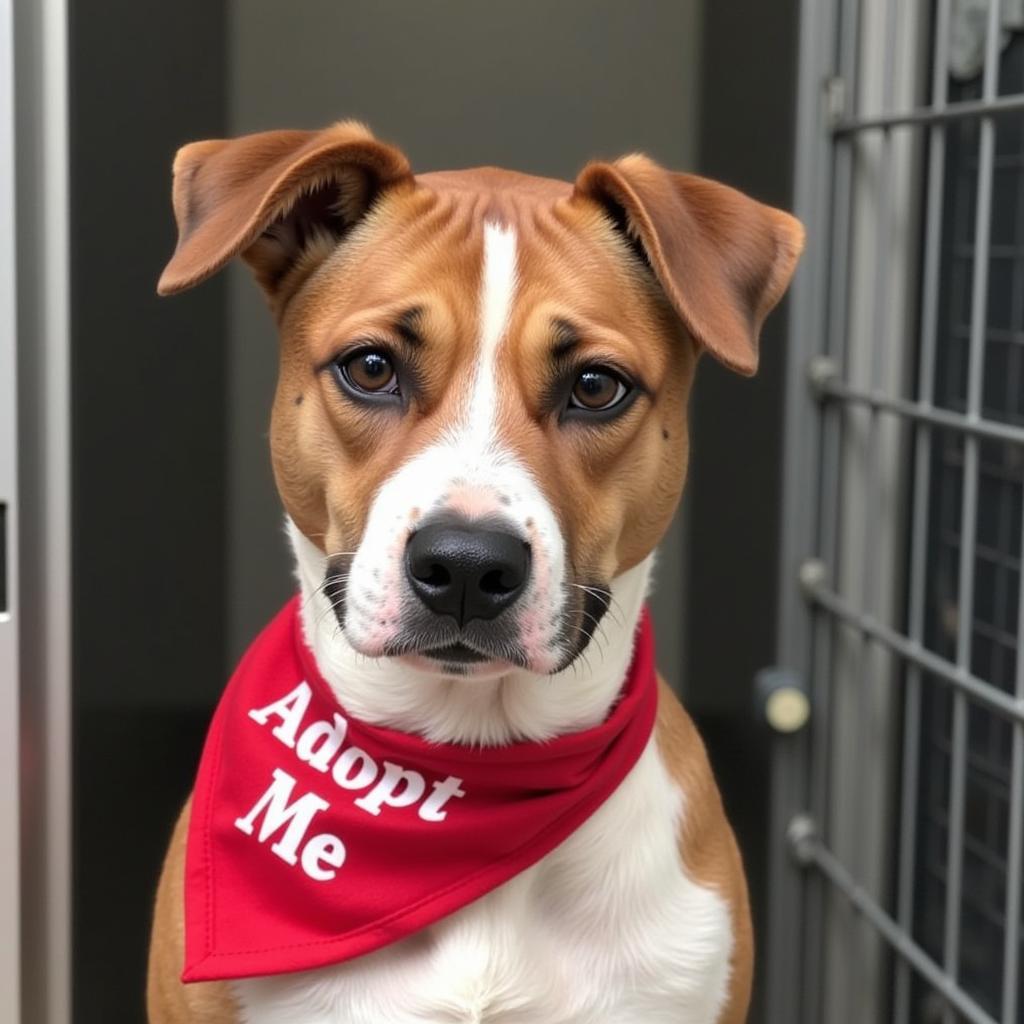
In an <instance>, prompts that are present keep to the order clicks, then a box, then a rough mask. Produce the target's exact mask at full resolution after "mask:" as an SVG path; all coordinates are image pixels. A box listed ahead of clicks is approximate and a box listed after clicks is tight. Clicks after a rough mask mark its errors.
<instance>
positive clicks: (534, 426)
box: [160, 123, 802, 677]
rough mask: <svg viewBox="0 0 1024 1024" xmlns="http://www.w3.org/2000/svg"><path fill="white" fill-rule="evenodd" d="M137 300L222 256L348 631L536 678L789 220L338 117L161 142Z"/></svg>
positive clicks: (640, 175) (310, 531)
mask: <svg viewBox="0 0 1024 1024" xmlns="http://www.w3.org/2000/svg"><path fill="white" fill-rule="evenodd" d="M174 209H175V214H176V216H177V221H178V228H179V232H180V238H179V242H178V247H177V250H176V252H175V254H174V257H173V258H172V260H171V262H170V264H169V265H168V266H167V268H166V270H165V271H164V274H163V277H162V278H161V281H160V291H161V292H162V293H164V294H167V293H173V292H178V291H181V290H183V289H185V288H189V287H191V286H192V285H195V284H197V283H199V282H200V281H202V280H204V279H205V278H207V277H209V276H210V275H211V274H213V273H214V272H215V271H217V270H218V269H219V268H220V267H222V266H223V265H224V264H225V263H226V262H227V261H228V260H229V259H230V258H232V257H233V256H235V255H240V256H241V257H242V258H243V259H244V260H245V262H246V263H248V264H249V266H250V267H251V268H252V270H253V272H254V274H255V276H256V279H257V280H258V282H259V284H260V285H261V287H262V288H263V290H264V292H265V293H266V296H267V298H268V300H269V303H270V306H271V309H272V311H273V313H274V315H275V317H276V319H277V321H278V324H279V328H280V334H281V370H280V378H279V382H278V388H277V396H276V400H275V403H274V411H273V421H272V430H271V447H272V451H273V461H274V469H275V473H276V477H277V483H278V487H279V489H280V492H281V496H282V498H283V500H284V504H285V507H286V509H287V511H288V514H289V515H290V517H291V519H292V520H293V522H294V524H295V525H296V526H297V528H298V530H299V531H301V533H302V534H303V535H304V536H305V538H307V539H308V540H309V541H311V542H312V544H314V545H316V547H317V548H319V549H320V550H321V551H322V552H323V553H324V555H325V557H326V561H325V563H324V565H325V566H326V571H325V579H324V580H323V581H322V582H323V585H324V588H325V591H326V593H327V594H328V595H329V596H330V599H331V602H332V604H333V609H334V612H335V614H336V616H337V620H338V623H339V624H340V627H341V631H342V633H343V639H344V640H345V641H346V642H347V643H348V644H349V645H351V647H352V648H353V649H354V650H356V651H358V652H360V653H361V654H363V655H367V656H369V657H371V658H380V657H389V658H401V659H404V660H405V661H406V662H407V663H408V664H410V665H412V666H414V667H416V668H418V669H419V670H420V671H421V672H423V673H425V674H427V675H433V676H438V675H446V676H471V677H486V676H492V677H493V676H494V675H496V674H501V673H502V672H508V671H511V670H513V668H516V667H518V669H520V670H528V671H529V672H531V673H540V674H549V673H553V672H557V671H558V670H560V669H562V668H564V667H565V666H567V665H568V664H570V663H571V662H573V660H574V659H575V658H577V656H579V655H580V654H581V653H582V652H583V651H584V649H585V648H586V647H587V644H588V640H589V638H590V637H591V636H592V634H593V633H594V630H595V629H596V628H597V626H598V623H599V622H600V620H601V619H602V616H604V614H605V613H606V611H607V610H608V607H609V600H610V594H611V591H612V585H613V581H615V580H616V579H617V578H620V577H622V575H623V574H624V573H626V572H627V571H628V570H630V569H631V568H633V567H635V566H638V565H640V564H641V563H643V562H644V561H645V560H646V559H647V558H648V556H649V555H650V553H651V552H652V550H653V549H654V547H655V545H656V544H657V543H658V541H659V539H660V537H661V536H662V534H663V532H664V531H665V528H666V526H667V525H668V523H669V520H670V518H671V516H672V514H673V511H674V509H675V507H676V504H677V502H678V499H679V496H680V493H681V491H682V488H683V482H684V478H685V475H686V463H687V447H688V437H687V417H686V406H687V398H688V394H689V390H690V384H691V381H692V379H693V374H694V368H695V364H696V362H697V359H698V356H699V355H700V354H701V353H702V352H703V351H707V352H709V353H710V354H711V355H713V356H714V357H715V358H717V359H719V360H721V361H722V362H723V363H725V364H726V365H728V366H729V367H731V368H733V369H734V370H737V371H739V372H740V373H745V374H751V373H753V372H754V370H755V368H756V366H757V359H758V348H757V346H758V332H759V330H760V327H761V324H762V322H763V320H764V318H765V316H766V315H767V314H768V312H769V311H770V310H771V309H772V307H773V306H774V305H775V304H776V302H777V301H778V300H779V298H780V296H781V295H782V293H783V291H784V290H785V287H786V285H787V282H788V281H789V278H790V275H791V273H792V270H793V267H794V264H795V262H796V259H797V256H798V253H799V250H800V247H801V244H802V230H801V228H800V225H799V224H798V223H797V222H796V221H795V220H794V219H793V218H792V217H791V216H789V215H788V214H786V213H783V212H781V211H779V210H774V209H771V208H769V207H767V206H763V205H762V204H760V203H758V202H755V201H754V200H752V199H750V198H748V197H746V196H744V195H742V194H740V193H739V192H736V191H734V190H733V189H731V188H727V187H725V186H723V185H720V184H716V183H714V182H711V181H707V180H705V179H702V178H697V177H693V176H690V175H685V174H675V173H671V172H669V171H666V170H664V169H663V168H661V167H659V166H658V165H657V164H655V163H653V162H652V161H651V160H649V159H647V158H646V157H643V156H629V157H626V158H624V159H622V160H619V161H616V162H614V163H594V164H591V165H589V166H587V167H586V168H584V170H583V171H582V172H581V174H580V175H579V177H578V178H577V179H576V182H575V183H574V184H572V185H570V184H567V183H563V182H559V181H551V180H547V179H541V178H535V177H529V176H526V175H521V174H516V173H512V172H507V171H501V170H496V169H489V168H488V169H478V170H471V171H459V172H446V173H436V174H425V175H420V176H414V175H413V173H412V171H411V170H410V167H409V164H408V162H407V160H406V158H405V157H404V156H403V154H402V153H400V152H399V151H398V150H396V149H394V148H393V147H391V146H389V145H386V144H384V143H382V142H380V141H378V140H377V139H375V138H374V137H373V136H372V135H370V133H369V132H368V131H367V130H366V129H365V128H363V127H362V126H360V125H358V124H354V123H342V124H337V125H334V126H332V127H330V128H327V129H325V130H323V131H320V132H300V131H280V132H268V133H265V134H260V135H252V136H248V137H245V138H241V139H237V140H232V141H212V142H200V143H195V144H192V145H189V146H186V147H185V148H184V149H182V150H181V151H180V153H179V154H178V157H177V160H176V162H175V178H174Z"/></svg>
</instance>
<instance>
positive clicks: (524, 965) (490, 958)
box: [235, 740, 733, 1024]
mask: <svg viewBox="0 0 1024 1024" xmlns="http://www.w3.org/2000/svg"><path fill="white" fill-rule="evenodd" d="M683 814H685V794H683V793H681V792H680V791H679V789H678V787H677V786H676V785H675V784H674V783H673V781H672V780H671V779H670V777H669V775H668V773H667V771H666V770H665V767H664V765H663V764H662V761H661V758H660V756H659V754H658V751H657V749H656V747H655V745H654V741H653V740H652V741H651V743H650V744H649V746H648V748H647V750H646V751H645V753H644V754H643V756H642V757H641V759H640V760H639V761H638V763H637V765H636V767H635V768H634V769H633V771H632V772H631V773H630V774H629V776H627V778H626V779H625V781H624V782H623V783H622V785H621V786H620V787H619V789H618V790H617V791H616V792H615V794H613V796H612V797H611V798H610V799H609V800H608V801H607V803H605V805H604V806H603V807H602V808H601V809H600V810H599V811H598V812H597V813H596V814H595V815H594V816H593V817H592V818H591V819H590V820H589V821H588V822H586V824H585V825H583V826H582V827H581V828H580V829H579V830H578V831H577V832H576V833H574V834H573V835H572V836H571V837H570V838H569V839H568V840H566V842H565V843H563V844H562V845H561V846H560V847H559V848H558V849H556V850H555V851H553V852H552V853H550V854H549V855H548V856H547V857H545V858H544V859H543V860H541V861H540V862H539V863H538V864H536V865H535V866H534V867H533V868H531V869H530V870H529V871H526V872H524V873H523V874H522V875H520V876H518V877H517V878H515V879H513V880H512V881H511V882H508V883H507V884H505V885H503V886H501V887H500V888H499V889H496V890H495V891H494V892H492V893H491V894H489V895H488V896H485V897H484V898H483V899H481V900H478V901H477V902H476V903H473V904H471V905H470V906H468V907H466V908H465V909H464V910H462V911H460V912H459V913H457V914H454V915H452V916H451V917H449V918H446V919H445V920H443V921H441V922H439V923H438V924H437V925H435V926H433V927H431V928H429V929H426V930H425V931H423V932H420V933H418V934H417V935H414V936H412V937H411V938H409V939H406V940H405V941H403V942H400V943H398V944H396V945H394V946H392V947H389V948H387V949H383V950H380V951H379V952H377V953H373V954H371V955H369V956H365V957H361V958H359V959H357V960H354V961H352V962H350V963H347V964H342V965H340V966H338V967H331V968H325V969H323V970H319V971H311V972H309V973H305V974H299V975H290V976H282V977H278V978H262V979H256V980H252V981H244V982H237V983H236V984H235V992H236V995H237V997H238V999H239V1002H240V1004H241V1006H242V1008H243V1011H244V1012H243V1019H244V1020H245V1021H246V1022H247V1024H414V1022H415V1024H428V1022H429V1024H449V1022H450V1024H659V1022H665V1024H668V1022H674V1024H713V1022H714V1021H715V1020H716V1019H717V1017H718V1015H719V1013H720V1012H721V1009H722V1006H723V1004H724V1002H725V996H726V985H727V981H728V967H727V964H728V961H729V954H730V952H731V948H732V941H733V940H732V927H731V922H730V919H729V912H728V908H727V906H726V904H725V902H724V901H723V900H722V899H721V898H720V897H719V896H718V895H717V894H716V893H715V892H713V891H712V890H710V889H707V888H704V887H702V886H700V885H697V884H696V883H694V882H693V881H691V880H690V879H689V878H688V877H687V876H686V873H685V872H684V870H683V867H682V865H681V862H680V860H679V854H678V847H677V835H678V827H679V821H680V816H681V815H683Z"/></svg>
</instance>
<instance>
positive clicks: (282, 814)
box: [235, 768, 330, 865]
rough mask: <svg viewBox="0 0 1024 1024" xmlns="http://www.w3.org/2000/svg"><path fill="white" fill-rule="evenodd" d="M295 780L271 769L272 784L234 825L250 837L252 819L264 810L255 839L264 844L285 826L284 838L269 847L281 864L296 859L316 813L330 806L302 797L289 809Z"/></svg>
mask: <svg viewBox="0 0 1024 1024" xmlns="http://www.w3.org/2000/svg"><path fill="white" fill-rule="evenodd" d="M294 789H295V780H294V779H293V778H292V777H291V776H290V775H289V774H288V773H287V772H284V771H281V769H280V768H275V769H274V781H273V782H272V783H271V785H270V788H269V789H268V790H267V791H266V792H265V793H264V794H263V796H261V797H260V798H259V800H258V801H257V802H256V806H255V807H253V809H252V810H251V811H250V812H249V813H248V814H247V815H246V816H245V817H244V818H238V819H236V821H235V828H237V829H240V830H241V831H242V832H244V833H245V834H246V835H247V836H251V835H252V834H253V831H254V829H255V826H256V819H257V818H258V817H259V816H260V814H261V813H262V812H263V811H264V809H265V810H266V814H265V815H264V817H263V824H262V825H261V826H260V834H259V836H258V839H259V841H260V842H261V843H264V842H266V841H267V839H269V838H270V837H271V836H272V835H274V833H275V832H278V831H280V830H281V829H282V828H284V826H285V825H287V826H288V827H287V829H285V833H284V835H283V836H282V837H281V838H280V839H279V840H278V841H277V842H276V843H274V845H273V846H271V850H273V851H274V853H276V854H277V855H278V857H280V858H281V860H283V861H284V862H285V863H287V864H292V865H294V864H295V863H296V862H297V860H298V857H297V856H296V851H297V850H298V848H299V844H300V843H301V842H302V840H303V837H304V836H305V835H306V831H307V830H308V829H309V826H310V823H311V822H312V820H313V816H314V815H315V814H317V813H318V812H319V811H326V810H327V808H328V807H330V804H329V803H328V802H327V801H326V800H322V799H321V798H320V797H318V796H317V795H316V794H315V793H306V795H305V796H302V797H300V798H299V799H298V800H296V801H295V803H293V804H291V805H289V803H288V801H289V799H290V798H291V795H292V790H294Z"/></svg>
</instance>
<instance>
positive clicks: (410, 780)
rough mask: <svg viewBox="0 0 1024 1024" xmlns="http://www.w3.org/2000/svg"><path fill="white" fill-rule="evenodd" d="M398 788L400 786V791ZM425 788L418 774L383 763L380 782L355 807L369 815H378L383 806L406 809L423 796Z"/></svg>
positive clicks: (398, 766)
mask: <svg viewBox="0 0 1024 1024" xmlns="http://www.w3.org/2000/svg"><path fill="white" fill-rule="evenodd" d="M399 786H402V789H401V790H399V788H398V787H399ZM425 786H426V783H425V782H424V781H423V776H422V775H420V773H419V772H413V771H406V769H404V768H402V767H401V766H400V765H397V764H394V763H393V762H391V761H385V762H384V774H383V775H382V776H381V778H380V782H378V783H377V785H376V786H374V787H373V789H371V790H370V792H369V793H367V794H366V796H362V797H360V798H359V799H358V800H357V801H356V807H360V808H362V809H363V810H364V811H367V812H369V813H370V814H380V809H381V807H382V806H384V805H385V804H386V805H387V806H388V807H408V806H409V804H414V803H415V802H416V801H417V800H419V798H420V797H421V796H423V790H424V788H425Z"/></svg>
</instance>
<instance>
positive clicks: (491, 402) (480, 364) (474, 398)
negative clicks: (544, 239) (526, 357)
mask: <svg viewBox="0 0 1024 1024" xmlns="http://www.w3.org/2000/svg"><path fill="white" fill-rule="evenodd" d="M515 290H516V233H515V231H514V230H513V229H512V228H506V227H502V226H501V225H499V224H485V225H484V267H483V274H482V276H481V287H480V350H479V354H478V359H477V371H476V377H475V378H474V381H473V391H472V394H471V395H470V400H469V409H468V416H467V417H466V424H465V426H466V430H467V432H468V434H469V436H470V437H471V438H473V439H475V440H476V441H477V442H479V443H487V442H489V441H490V440H491V432H492V429H493V425H494V414H495V412H496V410H497V404H498V402H497V399H498V388H497V381H496V380H495V369H494V367H495V361H496V356H497V352H498V346H499V345H500V344H501V340H502V338H504V337H505V332H506V331H507V330H508V322H509V316H510V314H511V312H512V301H513V299H514V297H515Z"/></svg>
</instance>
